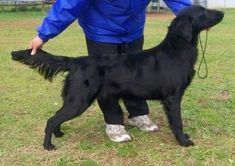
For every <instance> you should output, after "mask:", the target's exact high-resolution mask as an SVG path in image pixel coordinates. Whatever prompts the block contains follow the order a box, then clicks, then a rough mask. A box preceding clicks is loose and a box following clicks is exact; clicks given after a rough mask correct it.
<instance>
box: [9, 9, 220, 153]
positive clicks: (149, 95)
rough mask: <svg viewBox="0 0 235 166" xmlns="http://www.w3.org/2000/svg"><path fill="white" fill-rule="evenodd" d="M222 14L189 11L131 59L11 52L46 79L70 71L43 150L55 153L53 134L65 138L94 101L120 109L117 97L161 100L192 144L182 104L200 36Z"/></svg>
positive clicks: (175, 128)
mask: <svg viewBox="0 0 235 166" xmlns="http://www.w3.org/2000/svg"><path fill="white" fill-rule="evenodd" d="M223 15H224V14H223V13H222V12H220V11H215V10H207V9H205V8H203V7H200V6H192V7H188V8H186V9H184V10H182V11H181V12H180V13H179V15H178V16H177V17H176V18H175V19H174V20H173V21H172V23H171V25H170V27H169V30H168V33H167V35H166V37H165V39H164V40H163V41H162V42H161V43H160V44H159V45H158V46H156V47H154V48H151V49H148V50H145V51H141V52H138V53H134V54H130V55H127V56H124V55H118V56H115V57H113V58H108V57H100V58H91V57H79V58H69V57H64V56H54V55H51V54H49V53H46V52H44V51H42V50H39V51H38V52H37V53H36V55H34V56H31V55H30V51H31V50H23V51H16V52H12V57H13V59H14V60H17V61H20V62H22V63H24V64H26V65H29V66H31V67H32V68H34V69H37V70H38V71H39V73H40V74H42V75H43V76H44V78H45V79H49V80H52V78H53V77H54V76H55V75H56V74H57V73H59V72H60V71H69V74H68V76H67V78H66V80H65V85H64V89H63V101H64V104H63V106H62V108H61V109H60V110H59V111H57V112H56V114H55V115H54V116H52V117H51V118H50V119H49V120H48V122H47V126H46V129H45V138H44V148H45V149H47V150H52V149H54V148H55V147H54V145H52V143H51V138H52V133H54V134H55V136H57V137H59V136H62V135H63V132H62V131H61V130H60V125H61V124H62V123H63V122H65V121H67V120H70V119H72V118H74V117H77V116H78V115H81V114H82V113H83V112H84V111H85V110H86V109H87V108H88V107H89V106H90V104H91V103H92V102H93V100H94V99H96V98H102V101H104V102H106V103H109V104H113V105H118V99H119V98H124V99H130V100H131V99H135V100H138V99H156V100H161V101H162V103H163V105H164V108H165V112H166V115H167V117H168V121H169V124H170V128H171V130H172V132H173V134H174V135H175V137H176V140H177V141H178V142H179V144H180V145H182V146H190V145H193V144H194V143H193V142H192V141H191V140H190V138H189V136H188V135H187V134H185V133H184V132H183V125H182V119H181V108H180V103H181V99H182V96H183V94H184V91H185V89H186V88H187V87H188V86H189V84H190V82H191V80H192V78H193V76H194V72H195V71H194V64H195V62H196V59H197V40H198V34H199V32H200V31H202V30H205V29H207V28H210V27H212V26H214V25H216V24H217V23H219V22H220V21H221V20H222V19H223Z"/></svg>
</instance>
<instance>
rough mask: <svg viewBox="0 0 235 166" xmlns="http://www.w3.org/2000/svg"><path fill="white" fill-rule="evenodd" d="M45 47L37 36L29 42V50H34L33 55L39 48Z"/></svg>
mask: <svg viewBox="0 0 235 166" xmlns="http://www.w3.org/2000/svg"><path fill="white" fill-rule="evenodd" d="M42 45H43V41H42V39H41V38H40V37H38V36H36V37H35V38H34V39H33V40H31V41H30V42H29V49H32V52H31V55H34V54H35V53H36V52H37V50H38V49H39V48H41V47H42Z"/></svg>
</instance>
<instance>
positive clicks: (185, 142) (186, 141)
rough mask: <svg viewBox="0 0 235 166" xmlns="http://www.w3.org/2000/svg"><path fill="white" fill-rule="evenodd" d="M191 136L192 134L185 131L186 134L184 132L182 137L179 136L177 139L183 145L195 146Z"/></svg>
mask: <svg viewBox="0 0 235 166" xmlns="http://www.w3.org/2000/svg"><path fill="white" fill-rule="evenodd" d="M189 138H190V136H189V135H188V134H186V133H185V134H182V135H181V136H180V137H178V139H177V140H178V142H179V144H180V145H181V146H185V147H188V146H193V145H194V143H193V141H191V140H190V139H189Z"/></svg>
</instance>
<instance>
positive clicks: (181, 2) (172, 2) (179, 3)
mask: <svg viewBox="0 0 235 166" xmlns="http://www.w3.org/2000/svg"><path fill="white" fill-rule="evenodd" d="M163 1H164V2H165V3H166V5H167V6H168V7H169V8H170V10H171V11H173V12H174V14H175V15H177V14H178V13H179V12H180V11H181V10H182V9H183V8H185V7H187V6H190V5H192V2H191V0H163Z"/></svg>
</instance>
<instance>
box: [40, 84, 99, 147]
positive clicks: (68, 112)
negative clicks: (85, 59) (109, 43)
mask: <svg viewBox="0 0 235 166" xmlns="http://www.w3.org/2000/svg"><path fill="white" fill-rule="evenodd" d="M67 83H69V85H68V84H65V89H64V90H65V92H66V93H65V94H64V104H63V107H62V108H61V109H60V110H59V111H57V112H56V114H55V115H54V116H52V117H51V118H50V119H49V120H48V121H47V126H46V129H45V137H44V143H43V146H44V148H45V149H47V150H53V149H55V146H54V145H53V144H52V143H51V139H52V134H53V133H55V135H56V134H57V136H58V134H62V132H61V130H60V125H61V124H62V123H64V122H65V121H68V120H70V119H73V118H75V117H77V116H79V115H81V114H82V113H83V112H84V111H85V110H86V109H87V108H88V107H89V106H90V104H91V103H92V101H93V100H94V98H95V95H96V93H97V91H98V83H97V86H96V87H92V88H91V87H88V86H87V85H85V84H84V83H83V81H80V80H78V81H72V82H71V81H69V82H67Z"/></svg>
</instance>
